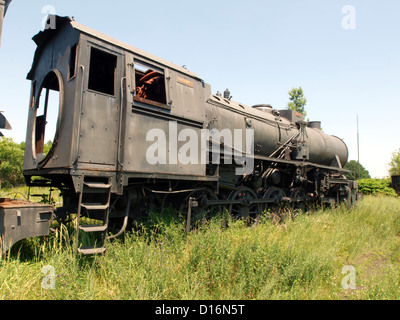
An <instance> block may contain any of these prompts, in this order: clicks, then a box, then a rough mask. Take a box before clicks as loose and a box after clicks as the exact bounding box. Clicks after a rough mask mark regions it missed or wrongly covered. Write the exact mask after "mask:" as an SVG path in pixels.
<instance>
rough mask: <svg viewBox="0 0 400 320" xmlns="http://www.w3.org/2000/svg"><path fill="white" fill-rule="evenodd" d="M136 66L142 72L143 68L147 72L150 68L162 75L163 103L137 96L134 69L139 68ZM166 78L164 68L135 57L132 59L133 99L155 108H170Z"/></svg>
mask: <svg viewBox="0 0 400 320" xmlns="http://www.w3.org/2000/svg"><path fill="white" fill-rule="evenodd" d="M137 66H139V67H140V69H142V70H140V72H143V69H147V72H148V71H149V70H152V71H156V72H158V73H159V74H161V75H162V76H163V84H164V88H163V89H164V98H165V103H162V102H159V101H156V100H152V99H147V98H143V97H139V96H137V93H138V92H137V80H136V75H137V72H136V70H139V68H136V67H137ZM167 80H168V77H167V75H166V69H165V68H162V67H159V66H157V65H155V64H153V63H148V62H146V61H143V60H140V59H136V58H134V59H133V83H134V90H133V101H136V102H140V103H144V104H147V105H151V106H153V107H157V108H162V109H166V110H171V104H170V103H169V102H168V101H169V100H168V98H169V97H168V90H167V89H168V86H167Z"/></svg>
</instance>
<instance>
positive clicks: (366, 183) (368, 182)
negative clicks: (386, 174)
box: [357, 179, 398, 197]
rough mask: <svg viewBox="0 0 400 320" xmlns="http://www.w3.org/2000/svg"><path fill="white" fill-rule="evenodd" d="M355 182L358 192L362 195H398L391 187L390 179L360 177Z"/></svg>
mask: <svg viewBox="0 0 400 320" xmlns="http://www.w3.org/2000/svg"><path fill="white" fill-rule="evenodd" d="M357 182H358V188H359V189H358V190H359V192H361V193H362V194H364V195H370V194H384V195H388V196H393V197H398V195H397V194H396V191H395V190H394V189H393V188H392V187H391V185H392V184H391V181H390V179H361V180H358V181H357Z"/></svg>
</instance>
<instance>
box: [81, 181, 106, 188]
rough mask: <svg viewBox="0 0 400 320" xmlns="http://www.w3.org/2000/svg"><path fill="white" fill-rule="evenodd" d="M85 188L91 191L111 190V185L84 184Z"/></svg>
mask: <svg viewBox="0 0 400 320" xmlns="http://www.w3.org/2000/svg"><path fill="white" fill-rule="evenodd" d="M83 184H84V185H85V186H86V187H89V188H91V189H109V188H111V184H106V183H99V182H84V183H83Z"/></svg>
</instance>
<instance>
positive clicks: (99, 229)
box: [79, 224, 107, 232]
mask: <svg viewBox="0 0 400 320" xmlns="http://www.w3.org/2000/svg"><path fill="white" fill-rule="evenodd" d="M79 229H81V230H82V231H84V232H103V231H106V230H107V225H106V224H105V225H96V224H89V225H81V226H79Z"/></svg>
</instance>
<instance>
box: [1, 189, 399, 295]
mask: <svg viewBox="0 0 400 320" xmlns="http://www.w3.org/2000/svg"><path fill="white" fill-rule="evenodd" d="M227 225H228V227H226V226H227ZM399 236H400V199H397V198H393V197H387V196H379V197H376V196H366V197H364V198H363V199H362V200H361V201H360V202H359V203H358V205H357V206H356V207H355V208H352V209H350V210H348V209H347V208H345V207H339V208H335V209H326V210H322V209H315V210H314V211H312V212H309V213H308V214H304V213H303V214H300V215H299V216H298V217H297V218H296V219H289V218H287V219H284V220H283V221H280V222H279V223H277V222H274V221H273V220H272V219H271V218H270V217H269V216H267V215H264V216H263V217H262V218H261V221H260V222H259V224H258V225H257V226H248V225H247V224H246V223H244V222H243V221H234V220H231V219H230V218H229V217H227V216H226V215H221V216H219V217H217V218H215V219H213V220H211V221H208V222H206V223H203V224H201V225H200V226H199V227H198V228H196V229H194V230H193V231H191V232H190V233H186V232H185V221H184V220H183V219H181V218H179V217H178V216H177V215H176V214H175V212H174V211H172V210H165V214H164V216H160V215H158V214H156V213H151V215H150V219H149V222H147V223H143V224H139V225H137V226H136V227H135V230H134V231H131V232H128V233H126V234H125V236H124V237H123V238H120V239H116V240H113V241H110V242H109V243H108V245H107V251H106V253H105V254H103V255H99V256H93V257H85V256H80V255H77V254H76V253H75V250H74V241H75V240H74V233H73V231H72V229H71V230H68V229H67V228H65V227H61V228H58V229H57V231H56V233H55V234H53V235H50V236H47V237H42V238H34V239H26V240H24V241H21V242H20V243H18V244H17V245H15V246H14V247H13V248H12V250H11V251H10V252H8V253H7V254H6V255H4V256H3V257H2V258H1V261H0V299H399V298H400V293H399V290H398V288H399V285H400V283H399V282H400V280H399V279H400V267H399V262H400V261H399V260H400V249H399V248H400V238H399ZM48 265H50V266H52V267H53V268H54V269H53V270H54V274H53V275H52V274H50V273H47V274H45V273H42V268H43V267H44V266H48ZM345 266H352V267H353V268H354V270H355V274H354V277H355V287H354V288H344V287H343V286H342V285H343V279H344V277H345V276H346V275H347V274H345V273H342V270H344V269H343V267H345ZM46 277H47V278H46ZM51 277H53V278H52V279H53V280H54V279H55V282H54V283H55V287H54V289H45V288H44V287H46V286H44V287H43V281H46V279H50V278H51Z"/></svg>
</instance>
